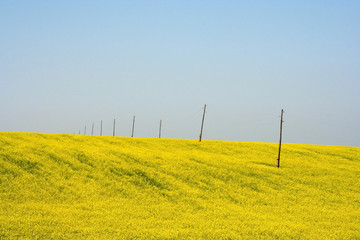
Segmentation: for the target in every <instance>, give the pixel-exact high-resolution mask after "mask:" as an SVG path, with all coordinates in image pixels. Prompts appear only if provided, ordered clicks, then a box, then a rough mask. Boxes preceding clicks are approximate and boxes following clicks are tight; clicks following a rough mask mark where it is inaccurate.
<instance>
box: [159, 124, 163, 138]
mask: <svg viewBox="0 0 360 240" xmlns="http://www.w3.org/2000/svg"><path fill="white" fill-rule="evenodd" d="M161 122H162V120H160V126H159V138H161Z"/></svg>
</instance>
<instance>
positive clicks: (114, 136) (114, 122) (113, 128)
mask: <svg viewBox="0 0 360 240" xmlns="http://www.w3.org/2000/svg"><path fill="white" fill-rule="evenodd" d="M113 137H115V118H114V127H113Z"/></svg>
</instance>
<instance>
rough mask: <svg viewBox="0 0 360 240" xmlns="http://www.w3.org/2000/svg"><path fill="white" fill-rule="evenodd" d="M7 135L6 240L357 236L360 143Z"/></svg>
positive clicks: (3, 156)
mask: <svg viewBox="0 0 360 240" xmlns="http://www.w3.org/2000/svg"><path fill="white" fill-rule="evenodd" d="M277 148H278V145H277V144H275V143H248V142H227V141H203V142H201V143H199V142H198V141H196V140H183V139H149V138H129V137H109V136H86V135H66V134H40V133H8V132H0V203H1V204H0V239H277V238H278V239H359V238H360V228H359V226H360V208H359V206H360V181H359V176H360V148H359V147H338V146H321V145H304V144H283V148H282V157H281V163H280V165H281V166H280V168H279V169H278V168H276V158H277Z"/></svg>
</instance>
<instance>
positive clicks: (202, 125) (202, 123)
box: [199, 104, 206, 142]
mask: <svg viewBox="0 0 360 240" xmlns="http://www.w3.org/2000/svg"><path fill="white" fill-rule="evenodd" d="M205 112H206V104H205V105H204V112H203V117H202V122H201V130H200V136H199V142H201V138H202V132H203V128H204V119H205Z"/></svg>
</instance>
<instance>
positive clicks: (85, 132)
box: [84, 126, 86, 135]
mask: <svg viewBox="0 0 360 240" xmlns="http://www.w3.org/2000/svg"><path fill="white" fill-rule="evenodd" d="M84 135H86V126H85V129H84Z"/></svg>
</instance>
